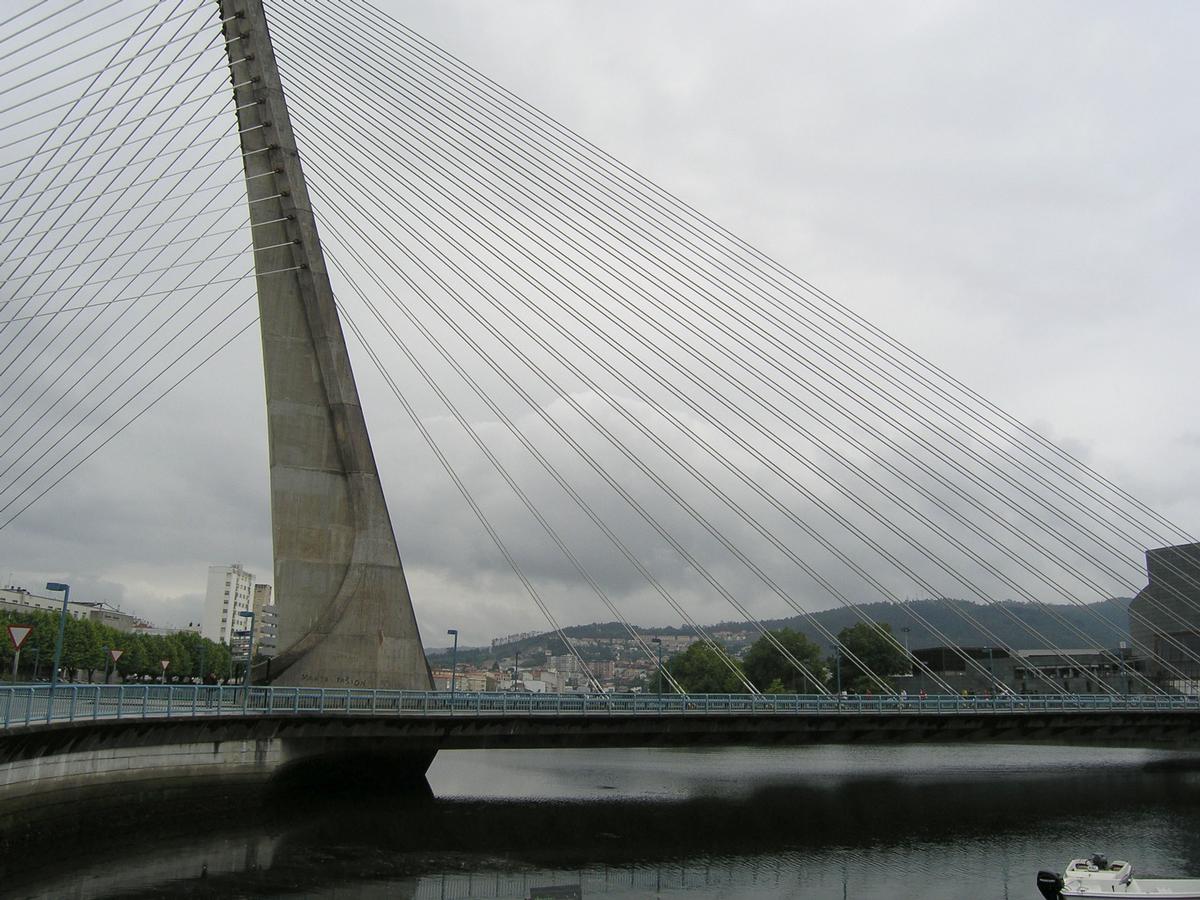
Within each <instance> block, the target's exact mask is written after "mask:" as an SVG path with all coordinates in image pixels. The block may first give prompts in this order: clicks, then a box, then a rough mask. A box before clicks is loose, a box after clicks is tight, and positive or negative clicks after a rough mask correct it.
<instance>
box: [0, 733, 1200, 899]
mask: <svg viewBox="0 0 1200 900" xmlns="http://www.w3.org/2000/svg"><path fill="white" fill-rule="evenodd" d="M1196 763H1197V760H1196V759H1195V758H1191V757H1181V756H1170V755H1166V754H1154V753H1148V752H1145V751H1096V750H1085V751H1080V750H1063V749H1053V748H1051V749H1047V748H1012V747H1003V748H995V747H993V748H984V747H973V748H960V747H926V748H919V749H916V750H907V751H898V750H896V749H894V748H869V747H851V748H804V749H789V750H740V749H739V750H725V751H721V750H704V751H697V752H688V751H613V750H604V751H559V752H554V751H540V752H537V753H524V754H523V753H517V752H487V751H478V752H469V753H467V752H461V753H446V754H442V756H440V757H439V758H438V760H437V761H436V762H435V764H434V767H433V768H432V769H431V770H430V776H429V781H430V786H429V788H428V789H427V790H424V791H421V792H410V793H404V794H389V795H380V794H379V793H377V792H376V791H374V790H373V788H372V785H371V784H369V783H348V784H346V785H344V789H343V790H340V791H338V790H331V789H329V788H328V787H327V786H322V787H321V788H319V789H315V788H308V787H305V786H303V785H299V786H297V785H288V786H286V787H280V786H263V785H234V784H214V783H211V782H209V783H205V784H204V785H196V784H192V785H188V786H187V787H186V788H183V789H179V788H176V789H172V790H170V791H165V790H164V791H161V792H146V793H144V794H143V795H140V796H137V797H132V798H131V797H129V796H115V797H113V798H111V801H112V803H113V806H111V807H109V808H107V809H104V808H102V805H100V804H95V803H93V804H92V805H91V808H90V809H89V810H88V811H87V812H88V815H85V816H82V817H80V818H78V820H77V821H75V822H74V823H73V824H72V823H70V822H67V821H59V822H58V823H56V824H55V825H54V826H53V828H52V830H51V831H50V833H49V834H46V833H43V834H40V835H39V834H30V835H25V836H24V837H23V838H18V837H17V836H14V835H9V838H8V839H9V846H8V848H7V849H8V850H9V851H10V852H7V853H5V854H4V862H3V863H2V864H0V869H2V871H0V877H3V879H4V881H3V883H4V884H5V885H6V886H7V890H8V891H9V892H10V893H14V894H15V895H18V896H46V897H116V896H121V897H161V896H247V897H263V896H281V895H288V896H295V895H302V896H324V897H334V896H336V897H422V898H424V897H456V898H457V897H464V898H465V897H530V896H535V897H536V896H539V893H538V892H539V891H540V890H542V889H543V888H546V887H547V886H553V887H557V888H559V889H562V892H561V893H560V894H559V895H558V896H571V895H572V894H571V893H570V892H569V891H568V889H573V890H576V891H579V892H580V893H581V895H582V896H587V897H590V896H596V895H600V894H605V895H609V896H626V897H644V896H649V895H655V894H661V895H664V896H669V895H676V894H678V895H682V894H684V893H687V894H688V895H689V896H691V895H699V896H714V897H715V896H719V897H730V898H734V897H775V896H803V897H814V898H835V897H855V898H860V900H862V898H890V897H897V896H921V897H926V898H931V900H936V898H942V897H945V898H950V897H961V896H963V895H964V894H963V887H964V879H966V880H967V881H968V882H969V883H970V884H971V885H972V888H971V890H970V892H969V895H970V896H978V897H1014V898H1024V897H1029V898H1036V897H1037V896H1038V895H1037V893H1036V891H1035V889H1034V888H1033V876H1034V873H1035V872H1036V870H1037V869H1038V868H1044V867H1048V866H1052V867H1058V866H1060V865H1062V864H1063V863H1064V862H1065V861H1066V860H1067V859H1068V858H1070V857H1072V856H1075V855H1079V854H1080V853H1082V852H1087V851H1091V850H1097V851H1105V852H1108V853H1109V854H1110V855H1120V856H1122V857H1126V858H1130V859H1132V860H1133V861H1134V862H1135V865H1136V866H1137V867H1138V868H1139V870H1141V871H1144V872H1149V871H1158V872H1160V873H1163V874H1182V873H1185V872H1193V873H1197V874H1200V837H1197V835H1200V772H1198V771H1197V765H1196ZM105 823H107V824H105ZM63 846H70V847H71V848H73V850H74V851H75V852H74V853H73V854H72V857H71V859H70V862H69V865H68V866H67V867H64V866H63V865H62V862H61V857H60V856H59V855H58V854H57V852H55V853H51V852H50V851H51V850H57V849H58V848H61V847H63ZM52 859H53V860H56V862H55V863H54V864H53V865H51V860H52ZM545 895H546V896H550V895H549V894H545Z"/></svg>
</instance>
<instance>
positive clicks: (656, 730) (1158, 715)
mask: <svg viewBox="0 0 1200 900" xmlns="http://www.w3.org/2000/svg"><path fill="white" fill-rule="evenodd" d="M1197 736H1200V712H1195V711H1163V712H1130V713H1124V712H1061V711H1054V712H1041V711H1038V712H1014V713H1009V712H997V713H986V714H964V715H936V714H931V713H921V712H893V713H870V714H864V713H838V712H830V713H822V714H817V715H799V716H791V715H771V714H754V713H744V714H743V713H734V714H725V713H720V714H712V715H703V714H696V713H692V714H688V715H686V716H672V715H664V716H655V715H627V714H626V715H623V714H619V713H615V714H613V715H611V716H603V715H601V716H586V717H584V716H555V715H528V714H524V713H521V714H494V715H481V716H462V715H458V716H453V717H451V716H443V717H439V716H430V715H411V716H410V715H393V714H388V715H379V716H369V715H330V714H318V713H312V714H306V713H303V712H301V713H283V714H270V715H266V714H264V715H250V716H246V717H231V716H220V717H218V716H211V717H205V716H196V717H194V718H191V717H189V718H184V719H167V718H162V719H133V720H109V721H104V720H98V721H94V722H92V721H87V722H83V721H81V722H76V723H74V724H72V725H65V724H64V725H33V726H29V727H28V728H24V727H23V728H14V729H11V733H9V734H5V735H4V736H3V738H2V739H0V766H7V765H11V764H14V763H17V762H19V761H21V760H25V759H30V758H36V757H49V756H54V755H59V754H63V753H74V752H83V751H101V750H105V751H107V750H109V749H112V748H127V749H132V748H150V747H159V746H164V745H172V744H178V745H197V744H201V745H207V746H208V747H209V748H210V749H211V748H212V747H213V746H214V745H215V744H225V743H229V742H235V743H236V742H246V743H247V745H249V744H255V745H256V746H257V745H258V744H259V743H260V742H263V743H262V746H263V747H264V748H265V749H264V753H266V754H267V756H265V757H264V759H265V758H268V757H269V758H271V759H273V760H274V761H275V762H274V764H277V765H278V764H286V763H287V762H289V761H294V760H298V759H302V758H304V757H306V756H312V755H318V754H319V755H325V756H335V755H343V754H347V753H363V754H376V755H377V754H384V755H388V754H407V753H414V754H424V753H429V754H430V755H432V753H433V752H435V751H437V750H450V749H486V748H496V749H500V748H503V749H535V748H549V747H666V746H694V745H696V744H706V745H710V746H761V745H782V744H815V743H827V744H837V743H878V744H886V743H951V742H980V743H1040V744H1066V745H1073V744H1080V745H1099V746H1111V747H1121V746H1124V747H1148V748H1153V747H1158V748H1162V749H1171V748H1179V749H1193V748H1194V747H1195V745H1196V739H1197ZM272 742H282V743H279V744H278V745H276V744H274V743H272ZM272 754H274V755H272ZM414 758H415V757H414Z"/></svg>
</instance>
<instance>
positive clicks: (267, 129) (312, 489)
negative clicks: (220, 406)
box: [219, 0, 433, 690]
mask: <svg viewBox="0 0 1200 900" xmlns="http://www.w3.org/2000/svg"><path fill="white" fill-rule="evenodd" d="M219 5H220V10H221V18H222V19H229V21H227V22H226V24H225V26H224V30H225V37H226V40H227V41H229V43H228V50H229V62H230V73H231V79H232V82H233V85H234V98H235V100H236V103H237V106H238V107H239V109H238V122H239V130H240V132H241V142H242V150H243V153H244V160H245V171H246V188H247V194H248V201H249V209H250V217H251V223H252V233H253V238H254V249H255V267H256V272H257V280H258V299H259V310H260V314H261V318H262V340H263V363H264V369H265V375H266V392H267V431H268V443H269V450H270V465H271V519H272V537H273V544H274V554H275V596H276V597H277V602H278V604H279V610H280V612H279V648H280V654H279V656H278V657H277V658H276V659H275V660H273V661H272V663H271V667H270V680H271V681H272V682H273V683H276V684H283V685H298V686H312V687H362V688H402V689H412V690H427V689H429V688H431V687H432V686H433V682H432V677H431V675H430V672H429V665H428V663H427V662H426V659H425V654H424V651H423V649H422V647H421V639H420V634H419V633H418V630H417V622H416V617H415V615H414V613H413V609H412V602H411V599H410V597H409V593H408V585H407V583H406V581H405V578H404V570H403V568H402V566H401V563H400V554H399V552H398V550H397V548H396V539H395V536H394V534H393V531H392V523H391V519H390V518H389V516H388V509H387V503H386V502H385V500H384V496H383V490H382V488H381V486H380V483H379V475H378V472H377V470H376V467H375V458H374V455H373V453H372V451H371V442H370V439H369V437H368V435H367V426H366V422H365V420H364V418H363V412H362V407H361V405H360V404H359V399H358V391H357V388H356V387H355V383H354V374H353V372H352V371H351V368H350V359H349V356H348V355H347V352H346V342H345V339H344V337H343V334H342V328H341V323H340V322H339V319H338V314H337V309H336V307H335V304H334V298H333V292H332V289H331V288H330V284H329V277H328V274H327V271H326V268H325V261H324V258H323V255H322V253H321V246H320V241H319V239H318V236H317V228H316V221H315V219H314V217H313V214H312V209H311V206H310V202H309V197H308V190H307V188H306V187H305V182H304V174H303V172H302V171H301V167H300V158H299V154H298V153H297V150H296V143H295V139H294V137H293V134H292V128H291V124H290V120H289V118H288V112H287V106H286V103H285V101H284V96H283V89H282V86H281V84H280V80H279V73H278V70H277V69H276V66H275V56H274V52H273V50H272V48H271V41H270V36H269V33H268V31H267V21H266V16H265V14H264V13H263V9H262V3H261V0H236V2H234V0H221V2H220V4H219ZM263 674H264V673H263V672H258V671H256V677H258V678H259V680H262V675H263Z"/></svg>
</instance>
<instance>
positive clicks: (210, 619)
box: [200, 563, 254, 652]
mask: <svg viewBox="0 0 1200 900" xmlns="http://www.w3.org/2000/svg"><path fill="white" fill-rule="evenodd" d="M253 602H254V574H253V573H252V572H247V571H246V570H245V569H243V568H242V564H241V563H234V564H233V565H230V566H209V567H208V587H207V588H206V590H205V591H204V617H203V619H202V620H201V622H200V634H201V636H203V637H206V638H208V639H209V640H210V641H217V642H223V643H226V644H230V645H232V644H233V632H235V631H245V630H246V628H247V627H248V626H249V624H250V623H249V622H248V621H247V620H246V619H245V618H243V617H241V616H239V615H238V613H239V612H241V611H242V610H250V609H252V605H253ZM243 652H244V647H243Z"/></svg>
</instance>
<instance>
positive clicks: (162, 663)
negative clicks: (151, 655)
mask: <svg viewBox="0 0 1200 900" xmlns="http://www.w3.org/2000/svg"><path fill="white" fill-rule="evenodd" d="M158 664H159V665H160V666H162V667H163V671H164V672H165V671H167V666H169V665H170V664H171V661H170V660H169V659H160V660H159V661H158Z"/></svg>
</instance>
